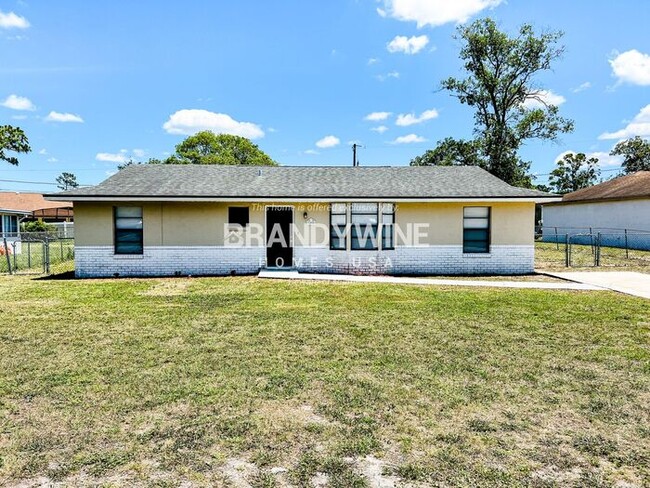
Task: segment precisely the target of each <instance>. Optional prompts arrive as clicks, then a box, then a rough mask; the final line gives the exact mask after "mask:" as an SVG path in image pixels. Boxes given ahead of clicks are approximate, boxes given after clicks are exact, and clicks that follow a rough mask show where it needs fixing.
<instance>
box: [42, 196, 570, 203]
mask: <svg viewBox="0 0 650 488" xmlns="http://www.w3.org/2000/svg"><path fill="white" fill-rule="evenodd" d="M45 199H46V200H54V198H50V197H45ZM66 200H67V201H71V202H226V203H227V202H250V203H267V202H268V203H281V202H287V203H291V202H305V203H319V202H369V201H372V202H380V203H381V202H386V203H438V202H439V203H451V202H495V203H507V202H530V203H545V202H558V201H560V200H562V198H561V197H549V198H546V197H510V198H504V197H472V198H378V197H365V198H343V197H329V198H328V197H320V198H300V197H291V198H287V197H284V198H250V197H248V198H244V197H205V198H201V197H179V198H170V197H125V196H121V197H82V196H79V197H66Z"/></svg>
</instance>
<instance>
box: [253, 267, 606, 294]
mask: <svg viewBox="0 0 650 488" xmlns="http://www.w3.org/2000/svg"><path fill="white" fill-rule="evenodd" d="M258 277H259V278H271V279H279V280H321V281H351V282H355V283H395V284H401V285H438V286H482V287H491V288H538V289H543V290H602V289H603V288H601V287H599V286H595V285H590V284H584V283H572V282H570V281H566V282H560V283H548V282H543V281H488V280H453V279H436V278H410V277H402V276H357V275H342V274H315V273H314V274H311V273H298V272H297V271H279V270H262V271H260V273H259V275H258Z"/></svg>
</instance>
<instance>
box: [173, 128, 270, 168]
mask: <svg viewBox="0 0 650 488" xmlns="http://www.w3.org/2000/svg"><path fill="white" fill-rule="evenodd" d="M164 162H165V163H167V164H226V165H237V164H241V165H248V166H277V164H278V163H276V162H275V161H273V159H271V158H270V157H269V156H268V155H267V154H266V153H264V152H263V151H262V150H261V149H260V148H259V147H257V145H255V144H253V143H252V142H251V141H249V140H248V139H246V138H245V137H239V136H233V135H230V134H215V133H214V132H210V131H202V132H197V133H196V134H194V135H193V136H190V137H188V138H187V139H185V140H184V141H183V142H181V143H180V144H178V145H177V146H176V154H174V155H172V156H170V157H169V158H167V159H166V160H165V161H164Z"/></svg>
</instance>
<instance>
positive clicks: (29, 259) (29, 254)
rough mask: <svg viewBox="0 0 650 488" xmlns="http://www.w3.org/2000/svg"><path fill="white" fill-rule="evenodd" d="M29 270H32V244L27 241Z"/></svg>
mask: <svg viewBox="0 0 650 488" xmlns="http://www.w3.org/2000/svg"><path fill="white" fill-rule="evenodd" d="M27 269H32V243H31V241H27Z"/></svg>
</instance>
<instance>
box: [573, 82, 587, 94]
mask: <svg viewBox="0 0 650 488" xmlns="http://www.w3.org/2000/svg"><path fill="white" fill-rule="evenodd" d="M589 88H591V82H590V81H585V82H584V83H582V84H581V85H580V86H577V87H575V88H574V89H573V90H572V91H573V93H580V92H581V91H585V90H588V89H589Z"/></svg>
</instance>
